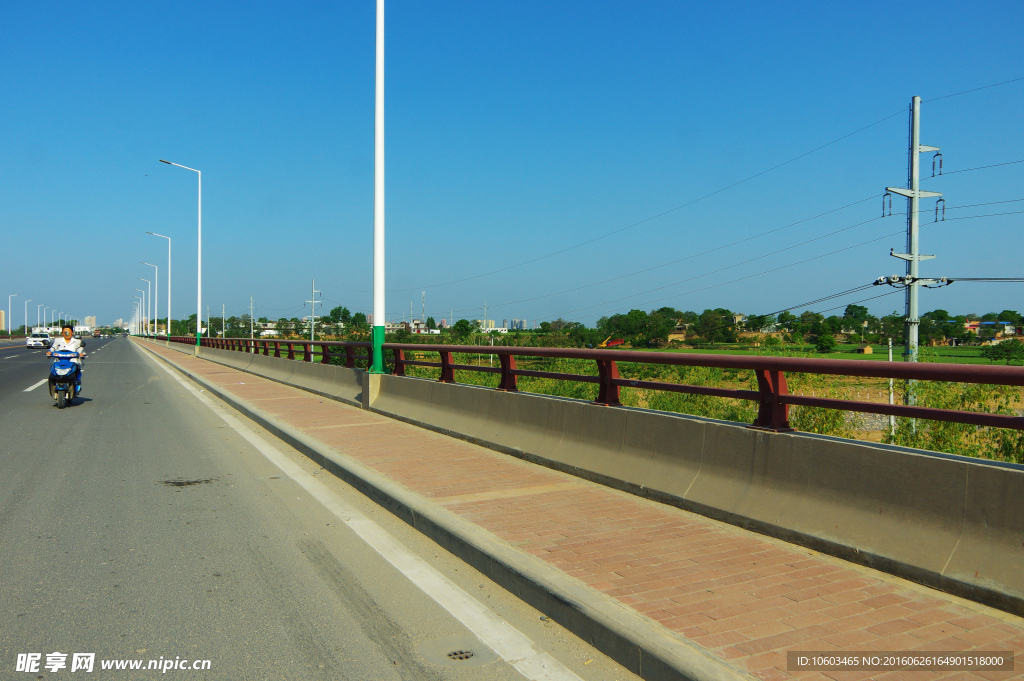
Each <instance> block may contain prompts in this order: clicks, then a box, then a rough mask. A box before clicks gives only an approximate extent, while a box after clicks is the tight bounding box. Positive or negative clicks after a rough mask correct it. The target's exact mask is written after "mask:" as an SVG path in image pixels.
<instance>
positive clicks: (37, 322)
mask: <svg viewBox="0 0 1024 681" xmlns="http://www.w3.org/2000/svg"><path fill="white" fill-rule="evenodd" d="M45 307H46V306H45V305H44V304H43V303H39V304H38V305H36V326H40V322H39V314H40V313H41V312H42V308H45ZM44 319H45V317H44Z"/></svg>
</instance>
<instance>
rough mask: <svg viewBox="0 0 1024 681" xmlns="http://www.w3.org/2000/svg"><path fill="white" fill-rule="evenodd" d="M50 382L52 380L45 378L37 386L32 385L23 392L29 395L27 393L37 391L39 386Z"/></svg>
mask: <svg viewBox="0 0 1024 681" xmlns="http://www.w3.org/2000/svg"><path fill="white" fill-rule="evenodd" d="M49 380H50V379H48V378H44V379H43V380H41V381H39V382H38V383H36V384H35V385H30V386H29V387H27V388H25V389H24V390H22V392H24V393H27V392H30V391H32V390H35V389H36V388H38V387H39V386H41V385H42V384H44V383H46V382H47V381H49Z"/></svg>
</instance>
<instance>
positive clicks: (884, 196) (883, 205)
mask: <svg viewBox="0 0 1024 681" xmlns="http://www.w3.org/2000/svg"><path fill="white" fill-rule="evenodd" d="M886 198H888V199H889V215H892V194H891V193H889V192H886V193H884V194H882V217H883V218H884V217H885V199H886Z"/></svg>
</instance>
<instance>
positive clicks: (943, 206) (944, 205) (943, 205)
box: [935, 199, 946, 222]
mask: <svg viewBox="0 0 1024 681" xmlns="http://www.w3.org/2000/svg"><path fill="white" fill-rule="evenodd" d="M939 204H942V221H943V222H945V220H946V199H939V200H938V201H936V202H935V222H938V221H939Z"/></svg>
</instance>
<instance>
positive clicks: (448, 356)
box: [437, 352, 455, 383]
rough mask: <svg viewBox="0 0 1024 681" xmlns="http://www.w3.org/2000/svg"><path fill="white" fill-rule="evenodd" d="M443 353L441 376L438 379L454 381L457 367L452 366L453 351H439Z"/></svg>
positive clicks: (440, 353)
mask: <svg viewBox="0 0 1024 681" xmlns="http://www.w3.org/2000/svg"><path fill="white" fill-rule="evenodd" d="M438 354H439V355H441V376H440V377H439V378H438V379H437V380H438V382H439V383H454V382H455V369H453V368H452V364H454V362H452V353H450V352H439V353H438Z"/></svg>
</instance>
